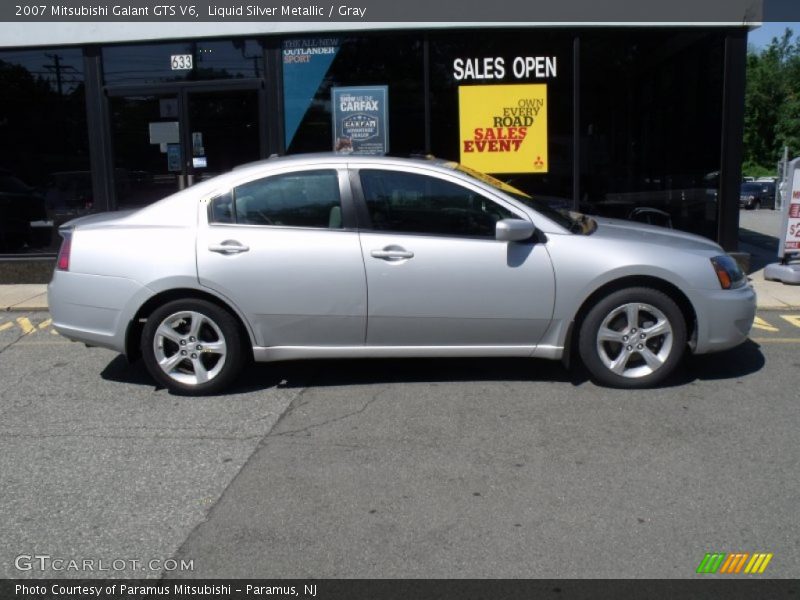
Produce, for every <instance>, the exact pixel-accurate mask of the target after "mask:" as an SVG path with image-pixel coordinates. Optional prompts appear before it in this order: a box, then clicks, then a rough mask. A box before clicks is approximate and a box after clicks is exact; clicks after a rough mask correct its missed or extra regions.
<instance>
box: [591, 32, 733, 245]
mask: <svg viewBox="0 0 800 600" xmlns="http://www.w3.org/2000/svg"><path fill="white" fill-rule="evenodd" d="M725 33H726V32H725V30H712V31H709V30H704V31H696V30H692V31H686V30H685V31H680V30H678V31H676V30H675V29H674V28H672V29H663V30H659V29H648V30H647V31H642V30H625V31H619V30H613V31H612V30H606V31H602V30H601V31H598V30H590V31H585V32H582V33H581V34H580V35H581V52H580V73H581V77H580V98H581V117H580V122H581V132H580V138H581V173H580V198H581V203H580V208H581V210H582V211H584V212H587V213H591V214H600V215H604V216H610V217H619V218H637V219H638V220H644V221H648V220H650V219H655V221H653V222H654V223H657V224H670V223H671V225H672V226H673V227H675V228H676V229H682V230H684V231H691V232H694V233H699V234H701V235H705V236H707V237H709V238H712V239H714V238H716V234H717V211H718V187H719V171H720V156H721V152H720V143H721V142H720V140H721V137H722V120H721V118H720V115H721V114H722V97H723V89H722V83H723V69H724V61H723V53H724V44H725ZM648 209H652V210H648ZM634 213H636V214H634Z"/></svg>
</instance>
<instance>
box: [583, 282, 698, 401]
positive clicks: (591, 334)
mask: <svg viewBox="0 0 800 600" xmlns="http://www.w3.org/2000/svg"><path fill="white" fill-rule="evenodd" d="M629 307H630V308H629ZM628 310H631V311H632V312H631V313H628ZM659 313H660V314H659ZM631 314H634V315H635V316H634V317H633V318H634V319H635V320H636V321H637V323H635V324H634V325H631V324H629V323H628V318H629V316H630V315H631ZM662 321H663V322H665V323H666V327H667V328H668V332H667V333H663V334H659V333H658V331H659V330H661V329H663V328H664V326H663V325H662V324H661V323H662ZM656 324H658V325H659V328H658V329H655V327H654V325H656ZM601 327H604V329H603V332H604V333H603V336H601V335H600V333H601ZM642 336H644V337H642ZM601 337H603V338H609V339H603V340H601V339H600V338H601ZM617 337H618V338H619V339H617ZM611 338H613V339H611ZM685 351H686V322H685V320H684V317H683V313H681V310H680V308H678V305H677V304H676V303H675V301H674V300H672V298H670V297H669V296H667V295H666V294H665V293H663V292H660V291H658V290H655V289H652V288H646V287H636V288H628V289H623V290H619V291H617V292H613V293H611V294H609V295H608V296H606V297H604V298H602V299H601V300H600V301H599V302H598V303H597V304H596V305H595V306H594V307H592V309H591V310H590V311H589V312H588V314H587V315H586V318H585V319H584V320H583V322H582V323H581V326H580V330H579V333H578V352H579V354H580V357H581V360H582V361H583V364H584V365H585V366H586V368H587V369H588V371H589V373H590V374H591V376H592V379H593V380H594V381H596V382H597V383H599V384H602V385H606V386H610V387H616V388H627V389H639V388H648V387H653V386H656V385H658V384H659V383H661V382H662V381H664V379H665V378H667V377H669V375H670V374H671V373H672V372H673V371H674V370H675V367H677V365H678V364H679V363H680V361H681V358H682V357H683V355H684V352H685ZM654 365H656V366H654ZM614 367H616V372H615V370H613V368H614Z"/></svg>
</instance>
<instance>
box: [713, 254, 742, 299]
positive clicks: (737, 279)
mask: <svg viewBox="0 0 800 600" xmlns="http://www.w3.org/2000/svg"><path fill="white" fill-rule="evenodd" d="M711 264H712V265H713V266H714V271H715V272H716V274H717V279H719V284H720V286H722V289H723V290H732V289H736V288H740V287H742V286H743V285H744V284H745V282H746V279H745V276H744V273H743V272H742V269H741V268H740V267H739V263H737V262H736V260H734V258H733V257H732V256H729V255H727V254H723V255H721V256H715V257H714V258H712V259H711Z"/></svg>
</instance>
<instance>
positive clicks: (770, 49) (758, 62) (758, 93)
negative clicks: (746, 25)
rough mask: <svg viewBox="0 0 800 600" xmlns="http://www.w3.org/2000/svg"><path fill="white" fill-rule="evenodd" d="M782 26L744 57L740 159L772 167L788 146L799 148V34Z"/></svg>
mask: <svg viewBox="0 0 800 600" xmlns="http://www.w3.org/2000/svg"><path fill="white" fill-rule="evenodd" d="M792 37H793V33H792V30H791V29H788V28H787V29H786V31H785V32H784V34H783V35H782V36H781V37H780V38H773V39H772V42H771V43H770V45H769V46H767V48H765V49H764V50H762V51H761V52H755V51H751V52H750V53H749V54H748V57H747V89H746V92H745V119H744V162H745V166H746V168H747V167H749V168H750V169H756V168H760V169H762V170H763V169H767V170H769V171H772V170H773V169H774V165H775V163H776V162H777V161H778V160H779V159H780V156H781V154H782V153H783V147H784V146H789V151H790V153H798V152H800V38H798V40H797V41H796V42H794V43H793V42H792Z"/></svg>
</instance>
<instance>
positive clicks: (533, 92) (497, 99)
mask: <svg viewBox="0 0 800 600" xmlns="http://www.w3.org/2000/svg"><path fill="white" fill-rule="evenodd" d="M458 114H459V121H460V132H461V134H460V142H461V164H463V165H466V166H467V167H471V168H473V169H476V170H478V171H483V172H484V173H547V84H546V83H536V84H520V85H469V86H460V87H459V88H458Z"/></svg>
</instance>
